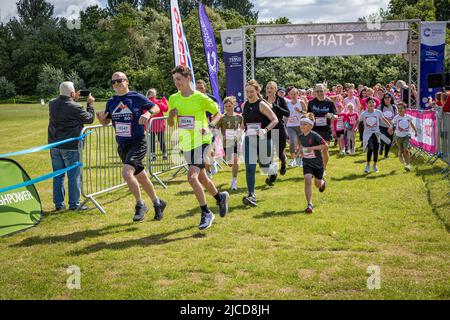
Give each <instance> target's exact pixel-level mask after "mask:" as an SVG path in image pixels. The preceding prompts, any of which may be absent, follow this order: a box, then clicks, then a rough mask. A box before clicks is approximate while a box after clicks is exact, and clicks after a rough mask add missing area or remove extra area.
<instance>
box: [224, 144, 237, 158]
mask: <svg viewBox="0 0 450 320" xmlns="http://www.w3.org/2000/svg"><path fill="white" fill-rule="evenodd" d="M224 151H225V160H226V161H227V162H228V161H231V159H232V158H233V154H236V155H237V154H238V145H237V142H235V143H234V145H233V144H230V146H227V145H226V144H225V145H224Z"/></svg>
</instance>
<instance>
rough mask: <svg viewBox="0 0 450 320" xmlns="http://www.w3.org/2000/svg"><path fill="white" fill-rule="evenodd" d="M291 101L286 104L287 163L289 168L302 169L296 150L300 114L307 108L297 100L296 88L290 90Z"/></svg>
mask: <svg viewBox="0 0 450 320" xmlns="http://www.w3.org/2000/svg"><path fill="white" fill-rule="evenodd" d="M291 97H292V100H291V101H289V102H288V104H287V105H288V108H289V118H288V121H287V124H286V127H287V132H288V135H289V152H290V153H291V161H290V162H289V167H291V168H294V167H297V166H299V167H302V166H303V163H302V159H301V158H300V157H297V154H298V152H297V148H298V147H299V146H300V141H299V138H298V137H299V136H300V133H301V131H300V119H301V118H302V116H303V115H302V113H303V112H305V111H306V108H307V106H306V105H305V104H304V103H303V102H302V101H301V100H299V92H298V90H297V89H296V88H293V89H292V90H291Z"/></svg>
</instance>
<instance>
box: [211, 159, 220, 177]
mask: <svg viewBox="0 0 450 320" xmlns="http://www.w3.org/2000/svg"><path fill="white" fill-rule="evenodd" d="M217 172H219V168H217V162H216V161H214V162H213V164H212V166H211V175H215V174H216V173H217Z"/></svg>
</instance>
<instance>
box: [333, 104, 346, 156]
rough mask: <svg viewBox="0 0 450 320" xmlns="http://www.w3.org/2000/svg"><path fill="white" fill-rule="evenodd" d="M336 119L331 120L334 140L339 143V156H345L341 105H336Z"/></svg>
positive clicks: (343, 116) (343, 114) (343, 115)
mask: <svg viewBox="0 0 450 320" xmlns="http://www.w3.org/2000/svg"><path fill="white" fill-rule="evenodd" d="M336 109H337V119H335V120H333V127H334V131H335V132H336V140H337V141H338V142H339V150H340V155H341V156H343V155H345V141H344V133H345V132H344V129H345V127H344V118H345V113H344V112H343V109H344V107H343V105H342V104H337V105H336Z"/></svg>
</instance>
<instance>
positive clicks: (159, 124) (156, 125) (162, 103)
mask: <svg viewBox="0 0 450 320" xmlns="http://www.w3.org/2000/svg"><path fill="white" fill-rule="evenodd" d="M149 100H150V101H151V102H153V103H154V104H156V105H157V106H158V107H159V110H160V111H159V113H158V114H154V115H152V117H151V118H159V117H164V112H167V110H169V106H168V103H167V99H166V98H165V97H163V98H162V99H161V100H158V99H156V98H155V97H153V98H150V99H149ZM151 118H150V119H149V121H150V120H151ZM165 130H166V125H165V122H164V120H154V121H153V122H152V127H151V128H150V131H151V132H163V131H165Z"/></svg>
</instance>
